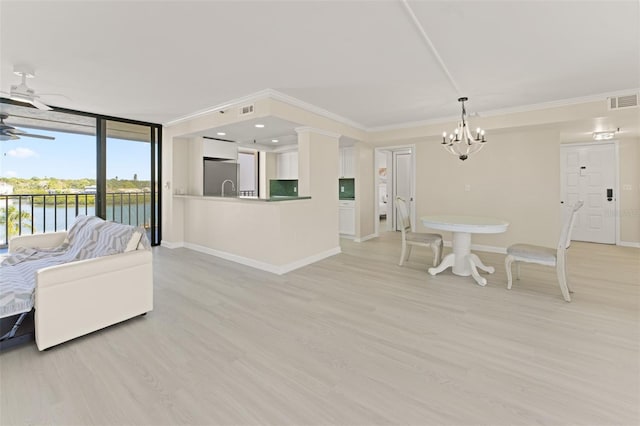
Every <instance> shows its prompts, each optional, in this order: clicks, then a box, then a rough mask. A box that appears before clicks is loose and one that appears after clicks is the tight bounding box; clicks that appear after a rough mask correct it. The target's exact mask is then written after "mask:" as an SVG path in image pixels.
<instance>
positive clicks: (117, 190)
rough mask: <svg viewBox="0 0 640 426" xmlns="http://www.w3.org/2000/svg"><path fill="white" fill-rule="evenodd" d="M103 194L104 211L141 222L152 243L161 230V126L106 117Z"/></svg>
mask: <svg viewBox="0 0 640 426" xmlns="http://www.w3.org/2000/svg"><path fill="white" fill-rule="evenodd" d="M102 128H103V132H101V133H103V134H104V135H103V139H104V141H105V149H104V154H105V163H104V167H99V169H101V168H103V169H104V188H101V193H103V194H104V196H102V197H101V200H103V209H102V211H101V213H102V215H103V216H104V217H105V218H106V219H107V220H111V221H114V222H118V223H124V224H127V225H133V226H141V227H144V229H145V230H146V231H147V237H148V238H149V241H150V242H151V243H152V244H153V245H157V244H159V243H160V230H159V226H158V224H159V218H158V214H159V211H160V209H159V193H158V171H159V167H158V166H159V149H158V141H159V136H160V135H159V130H158V129H157V128H156V127H152V126H149V125H146V124H136V123H129V122H122V121H114V120H104V124H103V127H102Z"/></svg>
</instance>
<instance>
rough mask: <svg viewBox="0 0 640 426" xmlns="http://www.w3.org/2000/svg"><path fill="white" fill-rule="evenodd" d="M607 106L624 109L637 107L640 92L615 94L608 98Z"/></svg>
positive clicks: (610, 108)
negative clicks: (623, 94)
mask: <svg viewBox="0 0 640 426" xmlns="http://www.w3.org/2000/svg"><path fill="white" fill-rule="evenodd" d="M607 106H608V108H609V110H612V109H622V108H637V107H638V94H636V93H634V94H633V95H625V96H615V97H612V98H607Z"/></svg>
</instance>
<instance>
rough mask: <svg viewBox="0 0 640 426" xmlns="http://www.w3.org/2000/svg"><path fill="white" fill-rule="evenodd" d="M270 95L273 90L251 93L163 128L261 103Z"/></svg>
mask: <svg viewBox="0 0 640 426" xmlns="http://www.w3.org/2000/svg"><path fill="white" fill-rule="evenodd" d="M270 93H271V89H264V90H261V91H259V92H255V93H251V94H249V95H245V96H242V97H239V98H236V99H233V100H231V101H228V102H225V103H222V104H218V105H215V106H212V107H209V108H205V109H201V110H199V111H196V112H193V113H191V114H187V115H183V116H181V117H178V118H176V119H174V120H170V121H167V122H165V123H163V126H167V127H168V126H173V125H175V124H178V123H182V122H183V121H187V120H192V119H194V118H197V117H201V116H203V115H206V114H210V113H212V112H217V111H223V110H225V109H227V108H231V107H234V106H237V105H239V104H245V103H248V102H249V103H250V102H256V101H259V100H262V99H266V98H268V97H269V94H270Z"/></svg>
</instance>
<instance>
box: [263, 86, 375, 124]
mask: <svg viewBox="0 0 640 426" xmlns="http://www.w3.org/2000/svg"><path fill="white" fill-rule="evenodd" d="M267 90H268V91H269V97H270V98H271V99H274V100H277V101H282V102H285V103H287V104H289V105H293V106H295V107H298V108H301V109H303V110H305V111H308V112H311V113H314V114H317V115H320V116H322V117H325V118H328V119H330V120H334V121H337V122H339V123H342V124H346V125H347V126H351V127H354V128H356V129H358V130H363V131H368V128H367V127H366V126H365V125H364V124H361V123H358V122H356V121H353V120H350V119H348V118H346V117H343V116H341V115H338V114H335V113H333V112H331V111H328V110H326V109H324V108H320V107H318V106H316V105H313V104H310V103H308V102H305V101H301V100H300V99H298V98H294V97H293V96H289V95H285V94H284V93H282V92H278V91H277V90H273V89H267Z"/></svg>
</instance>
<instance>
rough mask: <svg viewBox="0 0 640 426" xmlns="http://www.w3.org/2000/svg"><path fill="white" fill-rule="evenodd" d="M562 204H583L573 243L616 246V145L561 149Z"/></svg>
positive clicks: (569, 146)
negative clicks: (584, 242)
mask: <svg viewBox="0 0 640 426" xmlns="http://www.w3.org/2000/svg"><path fill="white" fill-rule="evenodd" d="M560 173H561V179H562V182H561V184H560V197H561V202H562V203H564V204H569V205H571V204H573V203H575V202H576V201H578V200H582V201H584V207H582V209H580V210H578V213H577V215H576V221H575V225H574V228H573V232H572V234H571V239H573V240H576V241H589V242H594V243H604V244H615V242H616V220H617V217H616V216H617V215H616V208H615V207H616V197H617V196H618V189H617V187H616V173H617V165H616V147H615V144H614V143H603V144H584V145H582V144H576V145H571V144H569V145H562V146H561V147H560Z"/></svg>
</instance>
